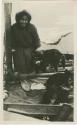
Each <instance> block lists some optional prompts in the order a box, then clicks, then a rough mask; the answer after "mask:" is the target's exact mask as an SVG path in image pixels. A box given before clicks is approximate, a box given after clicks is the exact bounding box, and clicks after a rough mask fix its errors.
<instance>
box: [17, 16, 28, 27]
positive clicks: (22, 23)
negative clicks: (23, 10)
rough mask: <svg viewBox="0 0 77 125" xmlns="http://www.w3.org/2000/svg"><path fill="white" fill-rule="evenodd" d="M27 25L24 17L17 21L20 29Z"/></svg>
mask: <svg viewBox="0 0 77 125" xmlns="http://www.w3.org/2000/svg"><path fill="white" fill-rule="evenodd" d="M27 23H28V17H27V16H26V15H24V16H22V17H21V19H20V20H19V24H20V26H21V27H23V28H24V27H25V26H26V25H27Z"/></svg>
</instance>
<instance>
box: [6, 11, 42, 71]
mask: <svg viewBox="0 0 77 125" xmlns="http://www.w3.org/2000/svg"><path fill="white" fill-rule="evenodd" d="M30 21H31V15H30V14H29V13H28V12H27V11H26V10H23V11H21V12H19V13H17V14H16V23H15V24H13V25H12V26H11V28H10V29H9V30H8V31H7V33H6V45H7V66H8V69H9V70H12V57H13V62H14V71H15V72H19V73H31V72H32V71H33V68H32V67H33V65H32V54H33V53H34V51H35V50H36V49H37V48H38V47H39V46H40V39H39V36H38V33H37V29H36V28H35V26H34V25H33V24H31V23H30Z"/></svg>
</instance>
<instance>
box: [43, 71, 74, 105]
mask: <svg viewBox="0 0 77 125" xmlns="http://www.w3.org/2000/svg"><path fill="white" fill-rule="evenodd" d="M72 76H73V74H72V73H71V72H70V71H68V70H66V71H65V73H57V74H54V75H52V76H51V77H50V78H49V79H48V81H47V83H46V92H45V94H44V96H43V98H42V102H41V103H43V104H49V103H54V104H58V103H60V102H68V95H69V91H68V90H67V89H64V88H63V87H66V88H70V84H69V78H72V80H73V77H72Z"/></svg>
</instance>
